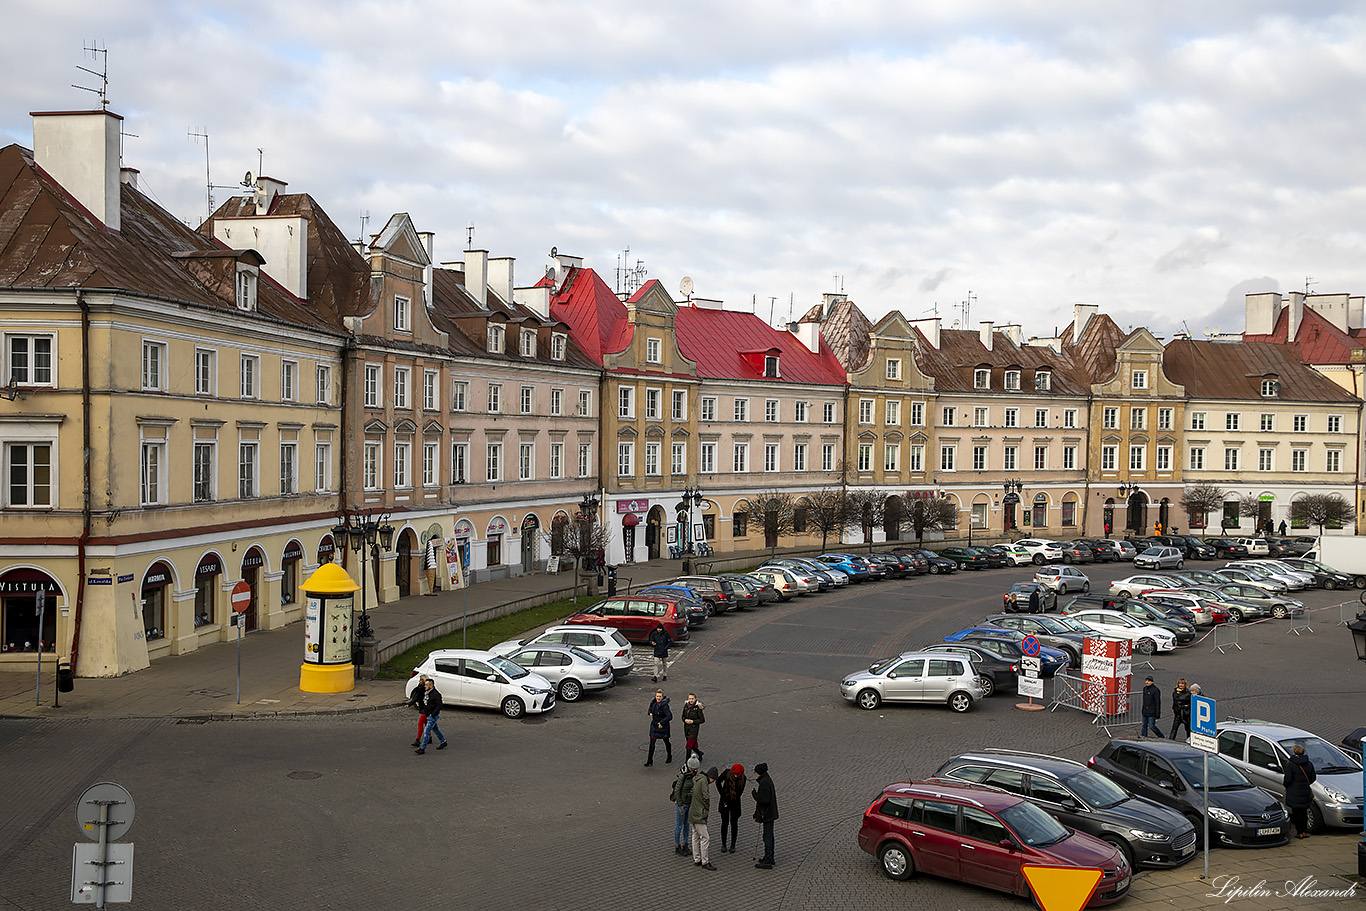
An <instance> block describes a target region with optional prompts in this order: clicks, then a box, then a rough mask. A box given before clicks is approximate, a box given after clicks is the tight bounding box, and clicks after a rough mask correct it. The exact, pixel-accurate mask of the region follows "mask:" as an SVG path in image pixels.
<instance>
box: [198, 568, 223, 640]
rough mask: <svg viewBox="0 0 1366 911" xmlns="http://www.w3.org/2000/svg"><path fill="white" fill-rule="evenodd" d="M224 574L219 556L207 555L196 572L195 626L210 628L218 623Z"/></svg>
mask: <svg viewBox="0 0 1366 911" xmlns="http://www.w3.org/2000/svg"><path fill="white" fill-rule="evenodd" d="M222 574H223V561H222V560H220V559H219V558H218V554H213V553H210V554H205V555H204V556H203V557H202V558H200V561H199V565H198V566H197V567H195V571H194V625H195V628H196V629H198V628H199V627H201V626H209V625H211V624H214V623H217V622H218V578H219V576H221V575H222Z"/></svg>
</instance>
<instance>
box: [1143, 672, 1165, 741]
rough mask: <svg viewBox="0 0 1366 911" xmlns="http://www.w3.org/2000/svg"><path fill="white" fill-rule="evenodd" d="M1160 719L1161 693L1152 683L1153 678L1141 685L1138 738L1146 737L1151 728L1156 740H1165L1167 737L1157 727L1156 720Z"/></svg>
mask: <svg viewBox="0 0 1366 911" xmlns="http://www.w3.org/2000/svg"><path fill="white" fill-rule="evenodd" d="M1161 717H1162V691H1161V690H1159V689H1158V688H1157V685H1156V684H1154V683H1153V678H1151V677H1149V678H1147V679H1146V680H1145V681H1144V683H1143V729H1142V730H1141V731H1139V733H1138V736H1140V737H1147V736H1148V729H1149V728H1151V729H1152V732H1153V734H1155V735H1156V736H1157V739H1158V740H1166V739H1167V735H1166V734H1163V733H1162V731H1161V729H1160V728H1158V726H1157V719H1159V718H1161Z"/></svg>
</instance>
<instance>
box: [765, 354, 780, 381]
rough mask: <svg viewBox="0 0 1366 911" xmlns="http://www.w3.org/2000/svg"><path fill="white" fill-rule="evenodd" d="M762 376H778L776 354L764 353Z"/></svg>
mask: <svg viewBox="0 0 1366 911" xmlns="http://www.w3.org/2000/svg"><path fill="white" fill-rule="evenodd" d="M764 376H771V377H777V376H778V358H777V356H776V355H773V354H766V355H764Z"/></svg>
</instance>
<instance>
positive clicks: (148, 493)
mask: <svg viewBox="0 0 1366 911" xmlns="http://www.w3.org/2000/svg"><path fill="white" fill-rule="evenodd" d="M165 457H166V444H165V443H164V442H160V441H158V442H148V441H145V440H144V441H143V443H142V471H141V485H140V486H141V494H142V505H143V506H155V505H156V504H158V503H160V502H161V493H162V489H163V483H162V477H163V472H164V471H165V462H166V458H165Z"/></svg>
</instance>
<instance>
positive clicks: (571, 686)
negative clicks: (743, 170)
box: [560, 680, 583, 702]
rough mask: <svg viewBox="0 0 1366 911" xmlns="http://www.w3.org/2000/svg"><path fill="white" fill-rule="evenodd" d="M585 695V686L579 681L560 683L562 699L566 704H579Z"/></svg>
mask: <svg viewBox="0 0 1366 911" xmlns="http://www.w3.org/2000/svg"><path fill="white" fill-rule="evenodd" d="M582 695H583V684H581V683H579V681H577V680H564V681H561V683H560V698H561V699H563V700H564V701H565V702H578V701H579V697H580V696H582Z"/></svg>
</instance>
